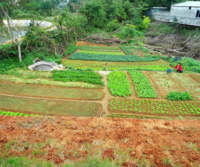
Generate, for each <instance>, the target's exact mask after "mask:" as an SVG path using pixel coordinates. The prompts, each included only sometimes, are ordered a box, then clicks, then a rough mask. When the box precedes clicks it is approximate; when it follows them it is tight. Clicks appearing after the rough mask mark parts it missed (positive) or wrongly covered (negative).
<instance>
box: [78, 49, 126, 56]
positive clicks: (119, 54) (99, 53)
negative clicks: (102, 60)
mask: <svg viewBox="0 0 200 167" xmlns="http://www.w3.org/2000/svg"><path fill="white" fill-rule="evenodd" d="M79 53H86V54H94V55H112V56H116V55H118V56H123V53H122V52H100V51H99V52H98V51H87V50H81V51H79Z"/></svg>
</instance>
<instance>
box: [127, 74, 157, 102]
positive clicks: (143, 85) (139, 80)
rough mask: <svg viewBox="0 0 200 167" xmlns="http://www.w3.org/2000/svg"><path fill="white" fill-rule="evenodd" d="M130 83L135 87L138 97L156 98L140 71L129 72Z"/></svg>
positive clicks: (148, 82)
mask: <svg viewBox="0 0 200 167" xmlns="http://www.w3.org/2000/svg"><path fill="white" fill-rule="evenodd" d="M129 74H130V76H131V78H132V81H133V83H134V86H135V90H136V92H137V95H138V97H143V98H156V97H157V96H156V93H155V91H154V89H153V87H152V85H151V83H150V81H149V80H148V78H147V77H146V76H145V75H144V74H143V73H142V72H141V71H129Z"/></svg>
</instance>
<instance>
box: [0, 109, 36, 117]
mask: <svg viewBox="0 0 200 167" xmlns="http://www.w3.org/2000/svg"><path fill="white" fill-rule="evenodd" d="M0 115H5V116H22V117H29V116H38V115H33V114H25V115H24V114H23V113H18V112H16V113H15V112H10V111H1V110H0Z"/></svg>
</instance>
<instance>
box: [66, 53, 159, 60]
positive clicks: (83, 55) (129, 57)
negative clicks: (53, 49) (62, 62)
mask: <svg viewBox="0 0 200 167" xmlns="http://www.w3.org/2000/svg"><path fill="white" fill-rule="evenodd" d="M68 59H69V60H89V61H111V62H143V61H144V62H149V61H158V60H160V57H158V56H146V57H145V58H142V57H140V56H136V55H124V56H119V55H105V54H104V55H103V54H102V55H99V54H88V53H80V52H76V53H73V54H72V55H71V56H70V57H69V58H68Z"/></svg>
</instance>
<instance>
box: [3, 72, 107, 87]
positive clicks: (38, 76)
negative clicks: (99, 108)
mask: <svg viewBox="0 0 200 167" xmlns="http://www.w3.org/2000/svg"><path fill="white" fill-rule="evenodd" d="M71 78H73V81H68V82H63V81H62V80H61V81H58V80H54V79H53V72H44V71H30V70H24V69H15V70H11V71H9V72H8V74H1V75H0V81H9V82H12V83H25V84H34V85H47V86H49V85H50V86H60V87H66V88H68V87H70V88H88V89H102V88H103V87H104V86H103V85H101V84H100V85H98V84H91V83H88V82H82V81H77V79H76V80H75V77H74V76H72V77H71Z"/></svg>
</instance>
